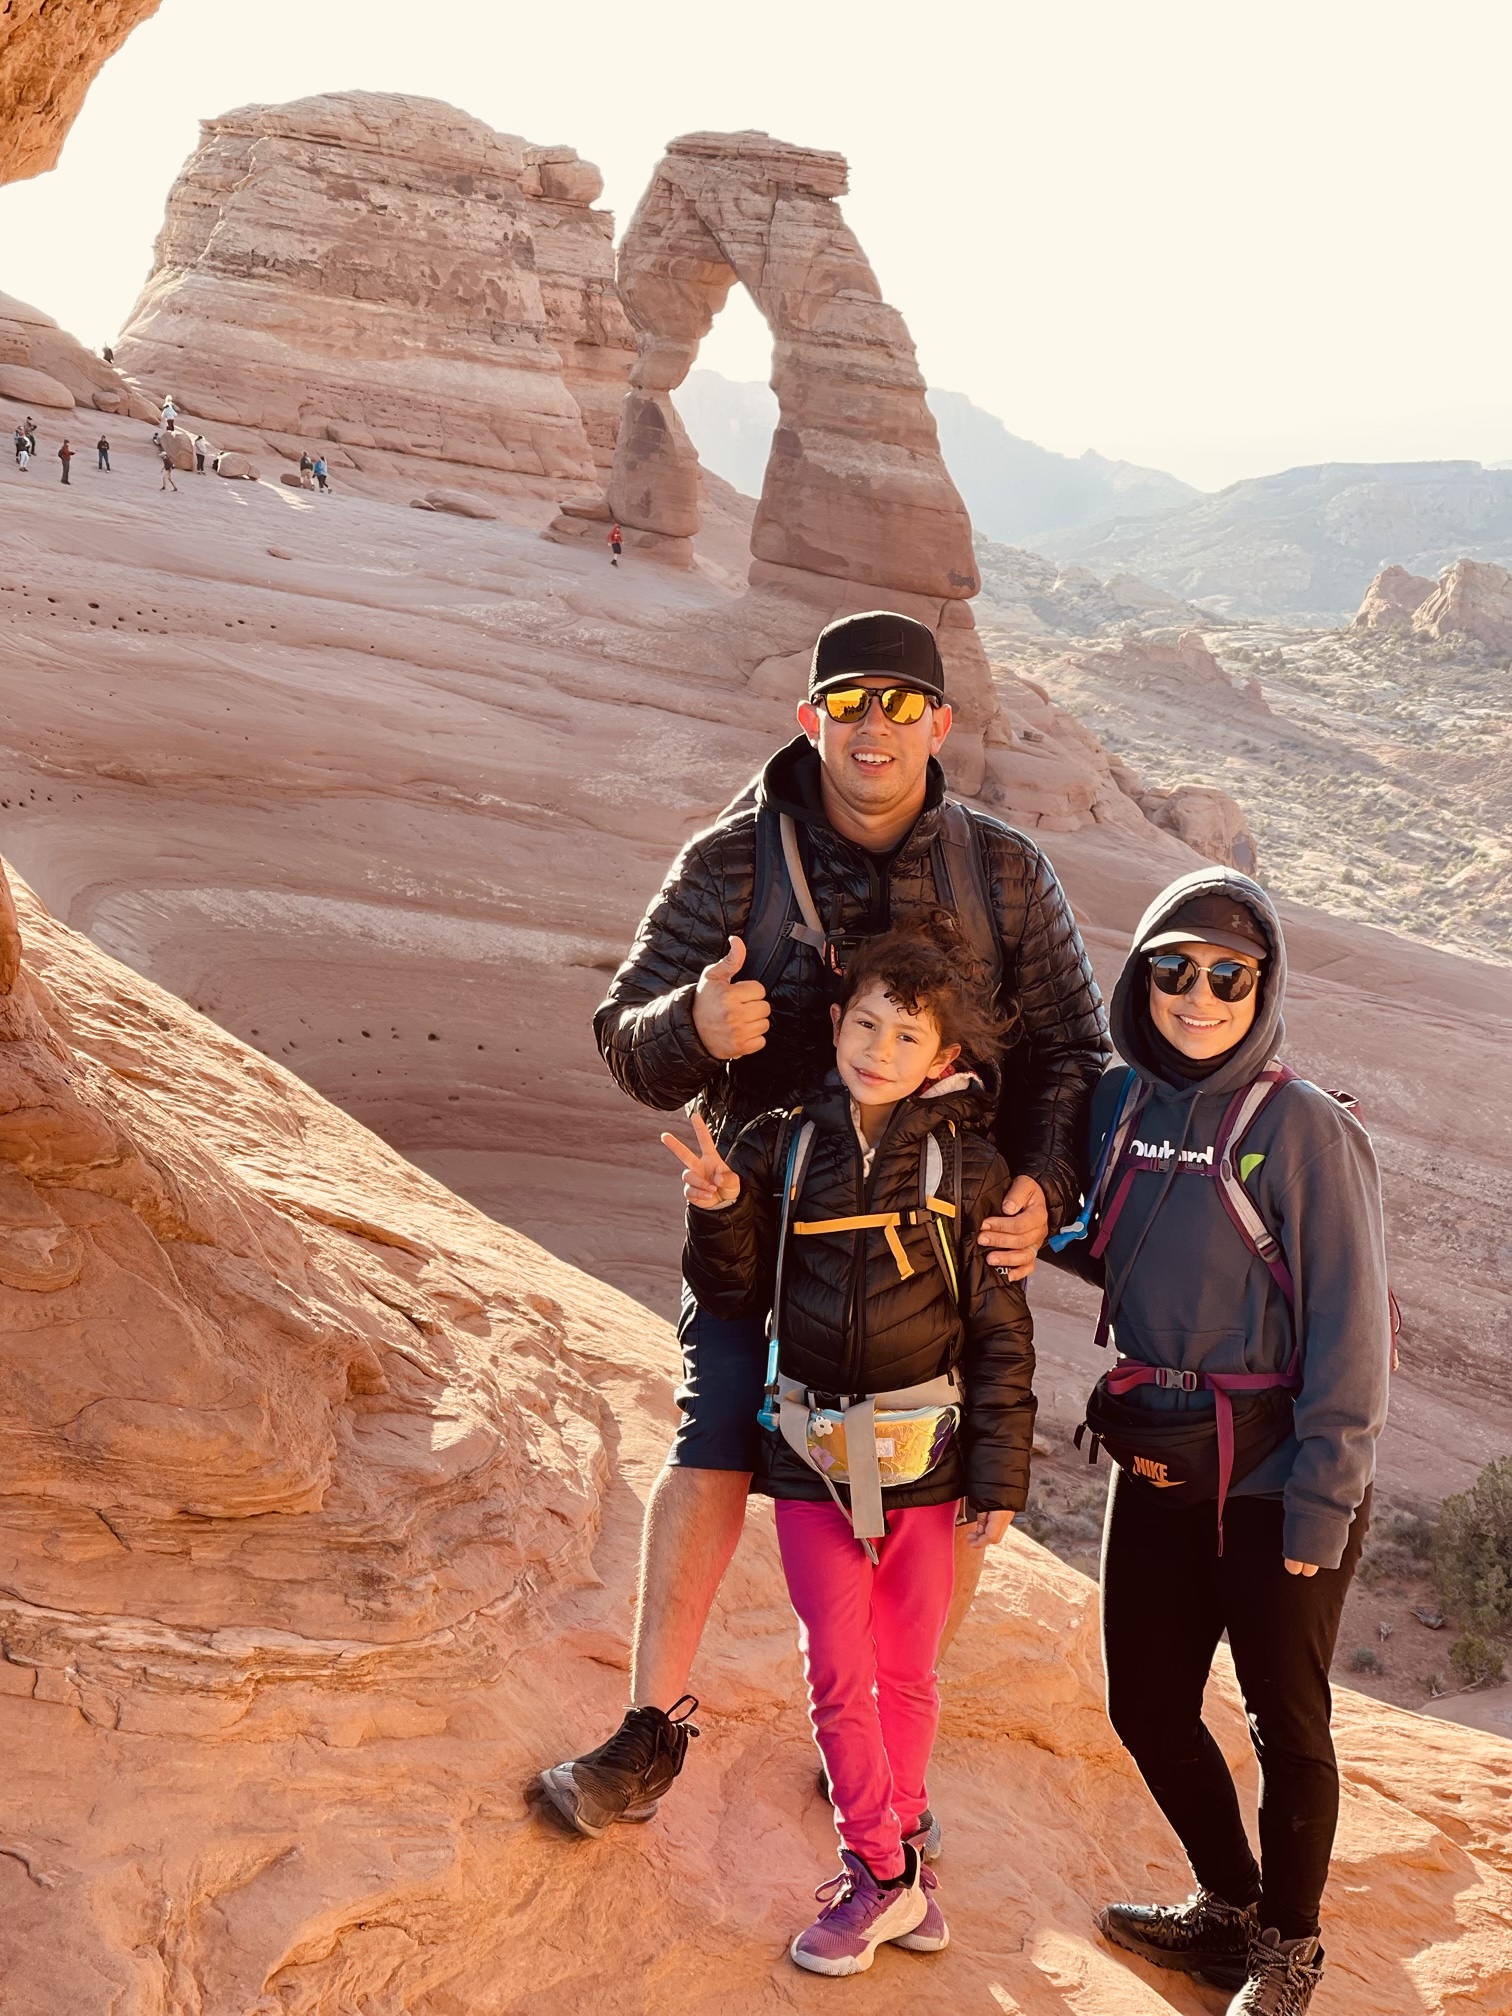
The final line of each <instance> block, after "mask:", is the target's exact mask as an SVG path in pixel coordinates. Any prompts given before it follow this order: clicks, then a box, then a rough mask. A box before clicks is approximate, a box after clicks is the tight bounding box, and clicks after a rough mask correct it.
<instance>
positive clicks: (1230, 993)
mask: <svg viewBox="0 0 1512 2016" xmlns="http://www.w3.org/2000/svg"><path fill="white" fill-rule="evenodd" d="M1204 970H1206V973H1207V976H1208V986H1209V987H1210V988H1211V990H1212V994H1213V999H1214V1000H1215V1001H1227V1002H1233V1001H1244V1000H1247V999H1248V997H1249V996H1250V995H1251V994H1252V993H1253V992H1254V987H1255V981H1256V979H1257V977H1258V976H1257V974H1256V972H1255V969H1254V967H1253V966H1246V965H1245V964H1244V962H1243V960H1241V959H1219V960H1216V961H1215V962H1214V963H1213V965H1211V966H1209V967H1207V968H1206V969H1204V968H1202V967H1200V966H1199V965H1198V964H1197V962H1196V960H1195V959H1188V958H1187V956H1186V954H1185V953H1184V952H1162V953H1160V954H1159V955H1158V957H1156V958H1154V959H1152V960H1151V961H1150V978H1151V979H1152V980H1153V981H1154V982H1155V985H1156V986H1157V987H1158V988H1159V989H1160V991H1161V993H1162V994H1190V993H1191V991H1192V989H1193V988H1194V987H1195V986H1196V985H1197V975H1198V974H1199V973H1201V972H1203V971H1204Z"/></svg>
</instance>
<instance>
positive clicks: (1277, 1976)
mask: <svg viewBox="0 0 1512 2016" xmlns="http://www.w3.org/2000/svg"><path fill="white" fill-rule="evenodd" d="M1322 1979H1323V1948H1322V1947H1321V1946H1320V1945H1319V1944H1318V1940H1317V1935H1316V1934H1314V1935H1313V1937H1311V1938H1309V1939H1283V1938H1282V1937H1281V1934H1280V1933H1279V1932H1277V1931H1275V1930H1274V1929H1272V1930H1269V1931H1265V1932H1261V1933H1259V1934H1257V1935H1256V1937H1255V1938H1254V1939H1253V1940H1252V1941H1251V1944H1250V1949H1249V1976H1248V1978H1247V1980H1246V1981H1245V1983H1244V1986H1243V1987H1242V1988H1241V1989H1240V1990H1239V1993H1238V1994H1237V1995H1236V1996H1235V1997H1234V1999H1233V2001H1232V2002H1230V2004H1229V2006H1228V2016H1303V2012H1304V2011H1305V2010H1306V2008H1307V2005H1308V2003H1309V2002H1311V2000H1312V1998H1313V1990H1314V1989H1315V1988H1316V1987H1317V1985H1318V1983H1319V1982H1320V1981H1321V1980H1322Z"/></svg>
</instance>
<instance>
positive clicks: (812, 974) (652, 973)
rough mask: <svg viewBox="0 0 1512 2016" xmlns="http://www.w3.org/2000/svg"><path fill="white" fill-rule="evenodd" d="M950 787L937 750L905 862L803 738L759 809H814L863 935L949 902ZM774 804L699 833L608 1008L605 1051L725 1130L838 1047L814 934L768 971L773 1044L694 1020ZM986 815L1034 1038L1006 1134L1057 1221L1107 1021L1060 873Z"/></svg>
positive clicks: (785, 756) (647, 1086) (986, 838)
mask: <svg viewBox="0 0 1512 2016" xmlns="http://www.w3.org/2000/svg"><path fill="white" fill-rule="evenodd" d="M944 797H945V778H944V773H943V772H942V771H941V769H940V767H939V765H938V764H937V763H934V762H931V764H930V766H929V792H928V796H927V798H926V800H925V806H924V810H923V812H922V813H921V814H920V816H919V819H918V822H917V824H916V825H915V826H914V828H913V831H912V832H911V833H910V834H909V835H908V838H907V839H906V840H904V841H903V843H902V845H901V846H900V847H899V848H898V849H897V851H896V852H895V853H894V855H893V856H892V858H891V861H890V862H889V861H885V860H884V859H883V857H879V856H876V855H872V854H868V853H867V852H866V851H865V849H864V848H861V847H857V846H855V845H853V844H852V843H851V842H850V841H848V840H844V839H842V838H841V836H840V835H839V834H838V833H836V832H835V830H834V828H833V827H832V826H831V825H830V824H829V822H828V821H827V820H826V819H825V817H824V813H823V809H822V806H821V803H820V797H819V758H818V755H817V754H816V753H815V751H814V750H813V748H812V747H811V746H810V744H809V743H808V742H807V741H806V740H805V739H804V737H802V736H801V735H800V736H799V737H797V738H796V739H795V740H794V741H793V742H790V743H789V744H788V745H787V747H786V748H784V749H780V750H779V751H778V752H777V754H776V755H775V756H774V757H773V758H772V760H771V762H770V763H768V765H767V766H766V769H765V770H764V771H763V773H762V775H761V778H760V781H759V783H758V784H757V786H756V803H757V806H763V805H764V806H766V807H767V808H769V809H770V810H771V811H772V812H773V813H779V812H787V813H789V814H790V815H791V816H792V818H793V819H794V820H795V821H796V822H797V825H798V830H799V835H800V845H801V847H802V852H803V862H804V869H805V872H806V874H807V875H808V878H809V882H810V886H811V887H812V889H813V892H814V900H815V902H816V904H817V905H818V908H819V914H820V916H821V917H822V918H823V919H824V922H825V925H826V927H827V928H828V929H829V930H830V931H832V932H840V933H845V934H848V935H856V936H869V935H872V934H874V933H876V932H880V931H886V930H888V929H889V928H890V927H891V925H892V924H894V923H900V922H902V921H903V919H905V918H906V917H908V916H910V915H911V914H913V913H915V912H917V911H919V910H922V909H927V908H930V907H932V906H933V904H934V902H935V887H934V873H933V867H932V863H931V858H930V855H931V848H932V846H933V843H934V840H935V835H936V831H937V829H938V825H939V816H940V807H941V805H942V804H943V802H944ZM756 816H757V815H756V810H755V808H746V809H743V810H741V811H738V812H736V813H735V814H734V815H733V816H731V817H730V818H728V819H727V820H726V821H725V822H724V823H722V824H720V825H718V826H715V827H711V828H710V829H709V830H708V831H707V832H704V833H699V834H697V835H695V837H694V838H693V839H692V840H690V841H689V842H688V844H687V846H686V847H685V848H684V849H683V851H682V853H681V854H679V856H678V857H677V860H676V861H675V862H674V863H673V864H672V869H671V872H670V873H669V875H668V876H667V879H666V881H665V882H664V883H663V884H662V887H661V890H660V893H659V894H658V895H657V897H656V900H655V901H654V902H653V903H652V905H651V907H650V909H649V910H648V911H647V912H646V914H645V916H644V917H643V918H642V919H641V926H640V929H639V931H638V932H637V933H636V936H635V943H634V944H633V945H632V946H631V948H630V952H629V955H628V956H627V958H626V959H625V962H624V964H623V965H622V966H621V967H620V969H619V971H618V973H616V974H615V976H614V980H613V982H612V984H611V986H610V988H609V993H608V997H607V998H606V1000H605V1001H604V1002H603V1003H602V1005H601V1006H600V1007H599V1009H598V1011H597V1013H596V1014H595V1016H594V1032H595V1034H596V1035H597V1037H598V1045H599V1049H600V1050H601V1051H602V1052H603V1054H604V1059H605V1061H606V1063H607V1064H608V1066H609V1069H610V1070H611V1071H612V1072H613V1073H614V1076H615V1078H616V1079H617V1080H618V1082H619V1083H620V1085H621V1086H623V1088H624V1089H625V1091H627V1092H628V1093H629V1094H630V1095H631V1097H632V1098H635V1099H639V1100H640V1101H641V1102H642V1104H643V1105H646V1106H655V1107H658V1108H659V1109H661V1110H662V1111H663V1112H666V1111H670V1110H671V1109H672V1108H674V1107H678V1106H685V1105H687V1104H688V1103H689V1101H691V1100H694V1099H697V1100H700V1101H701V1103H702V1105H703V1108H704V1110H705V1112H706V1113H707V1114H708V1115H709V1118H710V1121H711V1124H712V1125H713V1126H714V1130H715V1133H716V1134H717V1135H718V1136H719V1137H720V1139H721V1140H728V1139H729V1138H730V1136H731V1135H732V1134H733V1133H734V1132H735V1130H736V1129H738V1128H739V1127H741V1126H743V1125H744V1124H745V1122H746V1121H748V1120H751V1119H753V1118H754V1117H755V1116H756V1115H757V1114H758V1113H762V1112H765V1111H766V1110H767V1109H768V1108H770V1107H773V1106H786V1105H790V1104H791V1103H792V1102H793V1101H794V1100H795V1099H798V1098H801V1097H802V1096H803V1094H804V1093H805V1092H808V1091H813V1090H815V1089H816V1088H817V1087H818V1086H819V1085H820V1084H822V1082H823V1079H824V1075H825V1073H826V1071H827V1070H828V1069H829V1066H830V1064H831V1063H832V1062H833V1058H834V1050H833V1040H832V1037H831V1033H830V1021H829V1002H830V998H831V996H830V989H829V983H828V980H827V976H826V974H825V972H824V970H823V968H822V966H821V963H820V960H819V957H818V955H817V954H816V953H814V952H812V951H810V950H808V949H807V948H806V947H802V946H798V945H793V946H792V947H791V948H790V950H789V952H788V955H787V959H786V962H785V964H784V965H783V966H782V967H781V969H780V971H778V972H777V973H776V974H775V975H769V976H768V981H767V994H768V996H769V998H770V1001H771V1006H772V1021H771V1027H770V1029H769V1031H768V1034H767V1040H766V1046H765V1048H764V1049H762V1050H758V1051H757V1052H755V1054H754V1055H752V1056H750V1057H742V1058H739V1059H737V1060H736V1062H735V1063H733V1064H725V1063H722V1062H721V1061H720V1060H719V1059H718V1058H717V1057H713V1056H711V1055H710V1054H709V1052H708V1051H707V1050H705V1048H704V1047H703V1044H702V1043H701V1042H700V1041H699V1038H698V1032H697V1031H696V1029H695V1028H694V1026H693V995H694V990H695V988H696V986H697V983H698V977H699V975H700V974H701V973H702V971H703V969H704V968H705V967H706V966H709V965H712V964H713V962H714V961H715V960H717V959H721V958H723V956H724V954H725V952H726V951H727V950H728V948H729V943H730V938H731V936H732V935H735V936H740V937H743V936H744V935H745V932H746V926H747V920H748V918H749V916H750V910H751V896H752V888H753V883H754V879H755V868H756ZM971 817H972V819H973V821H974V822H975V824H976V827H977V830H978V834H979V837H980V839H981V842H982V845H983V848H984V850H985V855H986V861H987V867H988V876H989V882H990V888H991V894H992V904H993V909H994V911H995V913H996V915H997V918H998V920H999V928H1000V930H1001V934H1002V944H1003V988H1002V992H1003V999H1004V1001H1005V1003H1013V1004H1014V1005H1016V1006H1017V1009H1018V1012H1019V1017H1020V1040H1019V1041H1018V1042H1017V1043H1016V1044H1015V1046H1014V1048H1013V1049H1011V1050H1010V1051H1009V1053H1008V1055H1007V1057H1006V1059H1005V1061H1004V1074H1003V1079H1004V1096H1003V1098H1002V1100H1001V1102H1000V1105H999V1108H998V1116H997V1119H996V1122H995V1123H994V1125H993V1133H994V1138H995V1139H996V1140H997V1142H998V1145H999V1146H1000V1147H1001V1149H1002V1151H1003V1153H1004V1155H1005V1156H1006V1158H1007V1160H1008V1162H1009V1164H1010V1165H1011V1166H1012V1168H1013V1169H1014V1171H1015V1172H1016V1173H1018V1174H1023V1175H1030V1176H1033V1177H1036V1178H1037V1179H1038V1181H1039V1183H1040V1185H1041V1187H1042V1188H1043V1189H1044V1192H1045V1195H1046V1198H1047V1200H1048V1202H1049V1206H1050V1228H1051V1230H1052V1231H1054V1230H1055V1229H1056V1227H1057V1226H1058V1225H1059V1223H1060V1221H1061V1218H1062V1217H1063V1216H1064V1215H1065V1211H1066V1207H1067V1205H1069V1204H1073V1203H1074V1201H1075V1199H1076V1198H1077V1197H1078V1196H1079V1195H1080V1194H1081V1186H1082V1182H1083V1180H1084V1176H1085V1171H1084V1169H1083V1166H1082V1157H1083V1154H1084V1150H1085V1145H1086V1135H1087V1114H1088V1106H1089V1102H1090V1100H1091V1096H1092V1087H1093V1086H1094V1085H1095V1084H1096V1083H1097V1080H1098V1078H1099V1077H1100V1076H1101V1073H1102V1069H1103V1066H1104V1064H1105V1063H1106V1061H1107V1058H1108V1055H1109V1051H1108V1043H1107V1021H1106V1018H1105V1016H1104V1014H1103V1007H1102V1001H1101V998H1100V996H1099V995H1098V991H1097V983H1096V981H1095V980H1094V979H1093V978H1092V968H1091V966H1090V965H1089V963H1088V960H1087V955H1086V951H1085V949H1084V948H1083V946H1082V942H1081V934H1080V933H1079V932H1078V930H1077V928H1076V923H1075V920H1074V918H1073V917H1072V915H1071V907H1070V905H1069V904H1068V903H1067V901H1066V898H1065V894H1064V892H1063V891H1062V889H1061V886H1060V883H1059V882H1058V881H1057V880H1056V876H1055V870H1054V869H1053V868H1052V867H1051V866H1050V863H1049V862H1048V861H1047V860H1046V859H1045V857H1044V855H1043V854H1042V853H1041V852H1040V850H1039V848H1038V847H1036V846H1035V845H1034V843H1033V841H1032V840H1028V839H1026V838H1025V836H1024V835H1023V834H1022V833H1017V832H1015V831H1014V830H1013V828H1012V827H1010V826H1005V825H1003V824H1002V823H1001V822H1000V821H999V820H996V819H993V818H990V817H988V816H987V815H986V814H985V813H981V812H975V811H973V812H972V813H971ZM1001 1201H1002V1200H1001V1199H999V1202H1001Z"/></svg>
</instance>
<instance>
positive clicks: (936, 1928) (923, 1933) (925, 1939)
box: [888, 1828, 950, 1953]
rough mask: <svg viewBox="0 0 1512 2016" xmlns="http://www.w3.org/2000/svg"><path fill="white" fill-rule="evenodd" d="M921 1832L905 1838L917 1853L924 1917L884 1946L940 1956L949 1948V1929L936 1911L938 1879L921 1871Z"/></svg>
mask: <svg viewBox="0 0 1512 2016" xmlns="http://www.w3.org/2000/svg"><path fill="white" fill-rule="evenodd" d="M924 1838H925V1836H924V1830H923V1829H922V1828H921V1829H920V1831H919V1832H918V1833H917V1834H910V1835H909V1837H908V1841H909V1846H910V1847H912V1848H917V1849H918V1851H919V1858H920V1860H919V1888H920V1889H921V1890H922V1891H923V1893H924V1904H925V1910H924V1916H923V1917H922V1918H921V1919H920V1920H919V1922H918V1924H917V1925H915V1927H914V1928H913V1930H912V1932H900V1933H899V1934H898V1935H897V1937H896V1938H895V1939H892V1940H890V1941H889V1942H888V1943H889V1944H890V1945H893V1946H902V1947H904V1948H906V1950H907V1951H908V1952H910V1953H943V1952H944V1951H945V1948H946V1947H947V1946H948V1945H949V1944H950V1927H949V1926H948V1925H947V1924H946V1923H945V1913H944V1912H943V1911H942V1910H941V1909H940V1900H939V1898H938V1897H936V1895H935V1892H936V1890H938V1889H939V1887H940V1879H939V1877H938V1876H936V1874H935V1873H934V1871H933V1869H926V1868H925V1867H924V1862H923V1856H924V1849H923V1846H922V1843H923V1841H924Z"/></svg>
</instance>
